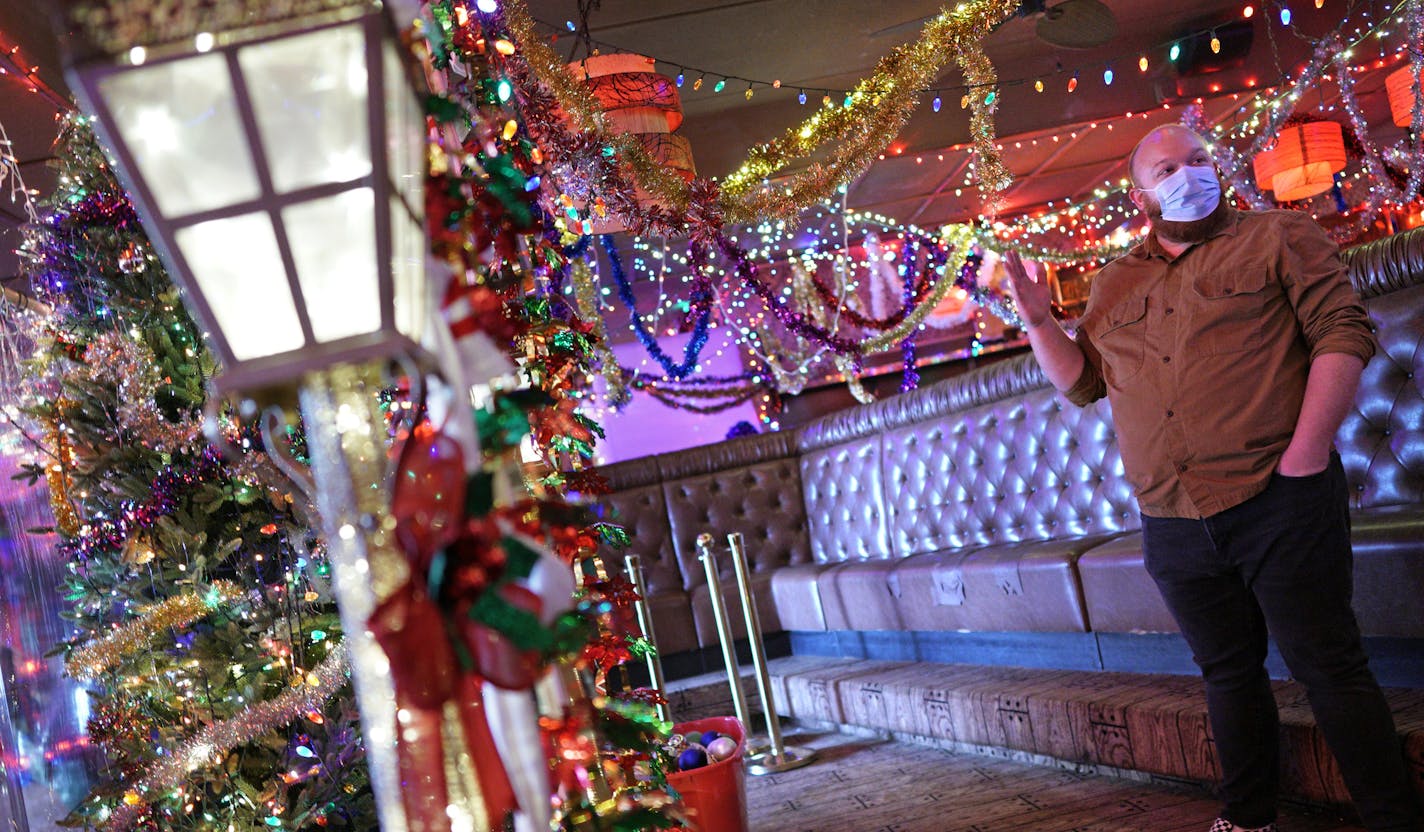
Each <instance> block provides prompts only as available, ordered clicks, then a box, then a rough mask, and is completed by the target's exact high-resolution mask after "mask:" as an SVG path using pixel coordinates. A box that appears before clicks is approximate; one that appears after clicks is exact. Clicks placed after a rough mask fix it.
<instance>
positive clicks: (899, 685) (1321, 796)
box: [771, 656, 1424, 804]
mask: <svg viewBox="0 0 1424 832" xmlns="http://www.w3.org/2000/svg"><path fill="white" fill-rule="evenodd" d="M771 673H772V679H773V689H774V691H775V694H776V706H777V711H778V712H779V713H780V714H781V715H782V716H786V717H790V718H792V719H799V720H805V721H810V722H832V723H838V724H841V725H854V726H859V727H862V728H870V729H875V730H880V731H889V732H893V733H896V734H901V735H905V736H910V737H924V738H928V739H935V740H942V741H948V742H958V743H965V744H969V745H978V746H992V747H996V748H1007V749H1013V750H1017V751H1027V752H1031V753H1033V754H1039V755H1043V756H1046V757H1052V758H1055V759H1058V760H1064V761H1068V762H1078V763H1088V764H1093V765H1102V766H1111V767H1114V768H1119V769H1127V770H1131V771H1140V772H1145V773H1149V774H1157V775H1164V776H1167V777H1177V778H1183V779H1188V780H1195V781H1200V782H1205V783H1212V782H1215V781H1216V779H1217V776H1218V772H1217V762H1216V753H1215V747H1214V745H1213V742H1212V737H1211V726H1210V724H1209V723H1208V721H1207V717H1206V697H1205V694H1204V692H1203V689H1202V683H1201V680H1200V679H1197V678H1193V677H1188V676H1170V675H1149V674H1135V673H1105V672H1096V671H1063V670H1038V669H1030V668H1016V667H985V666H979V665H950V664H934V663H929V662H886V661H873V660H865V659H843V658H822V657H816V656H791V657H788V658H784V659H777V660H775V661H773V662H771ZM1272 686H1273V688H1274V689H1275V693H1276V701H1277V703H1278V704H1279V706H1280V713H1281V754H1282V781H1283V782H1282V791H1283V794H1284V795H1285V796H1287V797H1292V798H1297V799H1301V800H1306V801H1310V802H1315V803H1333V804H1339V803H1347V802H1348V801H1349V793H1348V792H1347V791H1346V789H1345V786H1344V784H1343V783H1342V782H1341V780H1340V772H1339V768H1338V767H1337V765H1336V763H1335V759H1334V757H1333V756H1332V755H1331V754H1330V751H1329V750H1328V749H1327V748H1326V745H1325V741H1324V738H1323V737H1322V736H1321V734H1320V732H1319V731H1318V730H1317V729H1316V726H1315V721H1314V718H1313V717H1312V716H1311V713H1310V706H1309V704H1308V703H1307V702H1306V700H1305V692H1304V689H1303V688H1302V687H1301V686H1300V685H1299V684H1297V683H1295V682H1273V683H1272ZM1385 693H1386V696H1387V697H1388V699H1389V701H1390V706H1391V708H1392V709H1393V711H1394V717H1395V724H1396V726H1397V727H1398V729H1399V732H1400V735H1401V737H1402V738H1403V741H1404V749H1405V751H1404V753H1405V755H1406V757H1407V759H1408V761H1409V766H1410V771H1411V773H1412V776H1413V779H1414V783H1415V787H1416V789H1418V790H1419V792H1420V794H1421V795H1424V690H1419V689H1386V691H1385Z"/></svg>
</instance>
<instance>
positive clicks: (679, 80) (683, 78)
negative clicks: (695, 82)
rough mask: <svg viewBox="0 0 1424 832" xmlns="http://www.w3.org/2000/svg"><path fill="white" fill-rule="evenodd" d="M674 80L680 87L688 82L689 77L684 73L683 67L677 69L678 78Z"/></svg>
mask: <svg viewBox="0 0 1424 832" xmlns="http://www.w3.org/2000/svg"><path fill="white" fill-rule="evenodd" d="M673 80H674V81H676V82H677V85H678V86H679V87H680V86H682V82H684V81H686V80H687V75H686V74H685V73H684V72H683V71H682V67H678V68H677V76H676V77H674V78H673Z"/></svg>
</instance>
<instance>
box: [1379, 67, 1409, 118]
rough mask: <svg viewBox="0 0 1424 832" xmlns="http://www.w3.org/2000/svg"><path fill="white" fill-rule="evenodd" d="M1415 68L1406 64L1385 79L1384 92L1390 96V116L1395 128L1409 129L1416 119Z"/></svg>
mask: <svg viewBox="0 0 1424 832" xmlns="http://www.w3.org/2000/svg"><path fill="white" fill-rule="evenodd" d="M1413 68H1414V66H1413V64H1411V63H1406V64H1405V65H1404V66H1402V67H1400V68H1399V69H1396V70H1395V71H1394V72H1391V73H1390V74H1389V77H1387V78H1385V79H1384V90H1385V93H1386V94H1387V95H1388V96H1389V114H1390V115H1391V116H1392V117H1393V118H1394V126H1395V127H1408V126H1409V125H1410V123H1411V121H1412V120H1413V118H1414V73H1413V72H1412V71H1411V70H1413Z"/></svg>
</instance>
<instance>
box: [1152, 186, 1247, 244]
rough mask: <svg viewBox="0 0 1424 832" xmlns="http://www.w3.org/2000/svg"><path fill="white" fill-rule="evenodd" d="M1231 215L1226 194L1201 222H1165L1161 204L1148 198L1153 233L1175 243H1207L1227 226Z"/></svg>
mask: <svg viewBox="0 0 1424 832" xmlns="http://www.w3.org/2000/svg"><path fill="white" fill-rule="evenodd" d="M1222 190H1223V191H1224V190H1225V188H1223V189H1222ZM1230 214H1231V206H1230V205H1228V204H1227V203H1226V195H1225V194H1222V197H1221V200H1220V201H1219V202H1217V203H1216V207H1215V208H1213V209H1212V211H1211V213H1210V214H1207V215H1206V216H1205V217H1202V218H1201V219H1199V220H1164V219H1162V206H1161V204H1159V203H1158V202H1157V200H1155V199H1153V198H1152V197H1150V196H1149V197H1148V198H1147V218H1148V219H1150V220H1151V221H1152V233H1154V234H1156V235H1157V236H1159V237H1161V238H1163V239H1165V240H1168V241H1170V242H1173V243H1200V242H1203V241H1205V240H1206V239H1207V238H1208V237H1210V236H1211V235H1212V234H1215V233H1216V232H1217V231H1218V230H1220V228H1221V227H1222V226H1223V225H1225V224H1226V220H1227V218H1228V217H1229V216H1230Z"/></svg>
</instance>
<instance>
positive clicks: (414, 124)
mask: <svg viewBox="0 0 1424 832" xmlns="http://www.w3.org/2000/svg"><path fill="white" fill-rule="evenodd" d="M384 64H385V72H386V139H387V144H386V153H387V156H388V157H389V158H388V159H387V160H386V163H387V164H388V165H389V166H390V171H391V173H390V175H391V185H392V186H393V189H394V191H395V192H396V193H398V194H400V195H401V196H402V197H403V198H404V199H405V201H406V204H407V205H409V206H410V208H411V209H412V210H414V211H420V210H421V208H422V206H423V205H424V199H425V198H424V195H423V189H424V187H425V133H424V131H423V130H421V127H422V126H423V125H424V124H425V117H424V116H423V115H422V114H421V111H420V102H419V101H417V100H416V97H415V95H414V94H413V93H412V92H411V88H410V80H409V79H408V78H407V77H406V72H405V67H404V66H403V65H402V63H401V60H400V56H398V55H397V54H396V50H395V48H394V47H392V46H390V45H389V44H388V45H387V46H386V47H385V50H384Z"/></svg>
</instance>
